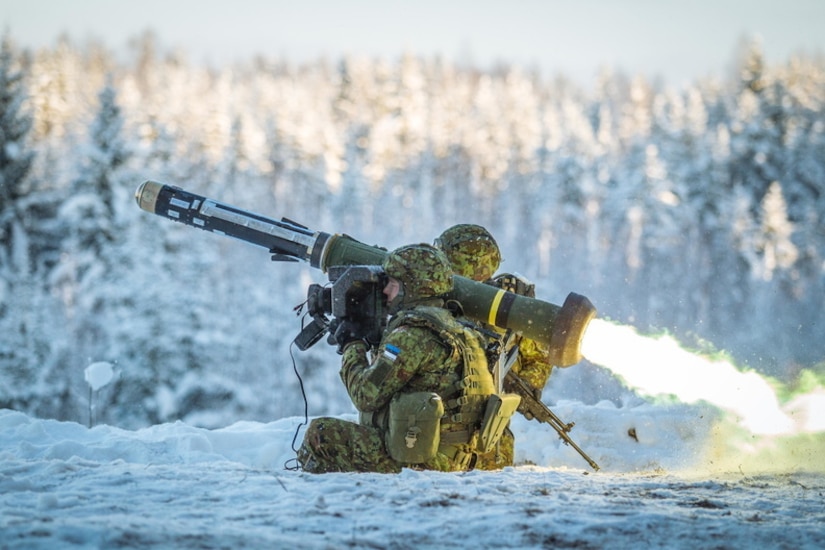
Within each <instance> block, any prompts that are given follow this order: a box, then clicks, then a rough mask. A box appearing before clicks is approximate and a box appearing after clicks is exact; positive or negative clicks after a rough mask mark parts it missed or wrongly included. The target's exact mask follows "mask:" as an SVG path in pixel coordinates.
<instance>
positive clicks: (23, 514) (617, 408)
mask: <svg viewBox="0 0 825 550" xmlns="http://www.w3.org/2000/svg"><path fill="white" fill-rule="evenodd" d="M585 344H586V345H585V346H584V347H583V349H584V351H585V354H586V356H587V357H588V359H590V360H591V361H593V362H595V363H596V364H599V365H604V366H605V370H604V372H603V373H602V374H603V375H604V376H607V377H608V378H607V379H605V378H602V379H601V380H602V381H601V382H599V381H597V379H595V378H589V379H586V380H587V382H586V383H585V384H584V386H585V387H584V391H581V390H582V388H578V389H577V388H576V387H575V384H576V379H577V378H576V377H577V376H579V374H586V373H585V371H583V370H581V369H582V367H577V368H575V369H564V370H561V371H559V372H556V373H554V374H553V376H552V378H551V382H552V384H551V386H553V387H554V388H555V390H554V392H550V393H551V397H550V399H551V400H552V401H553V405H552V409H553V411H554V412H555V413H556V414H557V415H558V416H559V417H560V418H561V419H562V420H563V421H565V422H569V421H575V423H576V425H575V427H574V429H573V430H572V432H571V436H572V438H573V440H574V441H575V442H576V443H577V444H578V445H579V446H580V447H581V448H582V449H583V450H584V451H585V452H586V453H587V454H588V455H590V457H592V459H593V460H595V461H596V462H597V463H598V465H599V466H600V470H599V471H594V470H593V469H591V468H590V467H589V466H588V464H587V462H586V461H585V460H584V459H583V458H582V457H581V456H579V455H578V454H577V453H576V452H575V450H574V449H573V448H572V447H570V446H566V445H564V444H563V443H562V441H561V440H560V439H559V438H558V437H557V434H556V433H555V432H554V431H553V430H552V429H551V428H550V427H549V426H546V425H542V424H539V423H538V422H536V421H528V420H525V419H524V418H523V417H520V416H516V417H515V418H514V420H513V422H512V424H511V427H512V429H513V432H514V433H515V436H516V464H517V465H516V466H515V467H511V468H505V469H504V470H502V471H498V472H481V471H472V472H467V473H461V474H445V473H439V472H421V471H415V470H409V469H408V470H404V471H403V472H402V473H401V474H399V475H380V474H353V473H348V474H326V475H312V474H306V473H304V472H301V471H298V470H296V469H295V468H294V466H295V460H294V459H295V453H294V450H293V445H297V444H298V443H300V439H301V436H302V434H303V431H302V429H303V427H304V426H305V424H304V422H305V419H304V418H302V417H301V418H295V417H293V418H283V419H279V420H275V421H273V422H267V423H264V422H251V421H240V422H235V423H232V424H230V425H228V426H226V427H224V428H219V429H206V428H201V427H196V426H194V425H192V424H187V423H184V422H176V423H167V424H160V425H156V426H152V427H148V428H144V429H140V430H135V431H130V430H124V429H120V428H117V427H113V426H107V425H100V426H96V427H93V428H88V427H87V426H84V425H81V424H78V423H74V422H58V421H55V420H43V419H37V418H33V417H31V416H28V415H26V414H23V413H21V412H17V411H12V410H0V513H2V516H0V547H2V548H44V549H46V548H47V549H49V550H51V549H53V548H67V547H71V548H74V547H77V548H147V547H157V548H416V549H419V548H445V547H452V546H459V545H460V546H462V547H467V548H646V547H668V548H754V547H755V548H792V549H799V548H817V549H819V548H825V527H823V526H825V504H823V502H825V460H823V458H822V457H823V455H825V388H822V387H821V386H818V385H816V386H814V387H809V388H806V389H804V390H802V391H798V392H796V394H795V395H794V394H793V392H790V397H787V396H786V397H785V398H784V399H783V401H782V402H780V400H779V398H778V397H777V394H776V393H775V391H774V389H773V387H772V386H771V384H770V383H769V382H768V380H767V379H765V378H763V377H761V376H759V375H758V374H756V373H754V372H745V371H741V370H739V369H738V368H736V367H735V366H733V365H731V364H729V363H726V362H724V361H723V360H721V359H718V358H717V359H712V358H711V359H709V358H704V357H702V356H700V355H696V354H693V353H689V352H687V351H685V350H684V349H682V348H681V347H680V346H679V345H678V343H677V342H675V341H673V340H672V339H670V338H667V337H660V338H655V337H645V336H640V335H638V334H637V333H635V331H633V330H631V329H628V328H627V327H622V326H617V325H612V324H610V323H606V322H605V323H603V322H601V321H599V320H595V321H594V322H593V324H592V326H591V328H590V329H589V330H588V333H587V336H586V339H585ZM577 373H578V374H577ZM604 373H606V374H604ZM84 377H85V380H86V381H87V383H88V384H89V386H90V388H91V389H92V390H97V389H100V388H101V387H103V386H105V385H106V384H108V382H109V381H110V380H111V379H112V369H111V366H110V365H108V364H107V363H100V362H98V363H93V364H92V365H90V366H89V367H88V368H87V369H86V370H85V372H84ZM605 380H608V381H611V382H613V383H615V384H617V385H618V386H619V387H620V388H623V389H622V392H620V394H617V396H616V395H614V397H613V398H611V399H602V400H598V401H596V402H592V403H591V402H590V401H588V400H587V399H579V400H572V399H571V400H567V401H564V400H561V399H559V398H558V395H564V394H568V395H574V394H576V393H577V391H578V393H580V395H588V394H589V395H591V396H592V395H596V394H599V393H602V394H606V393H609V391H607V388H606V386H607V384H605V383H604V381H605ZM578 383H579V384H580V385H581V384H582V383H581V380H579V382H578ZM631 389H632V391H630V390H631ZM786 393H788V392H786ZM553 394H555V397H553ZM91 414H92V410H90V415H91ZM340 416H341V418H345V419H348V420H353V421H354V420H355V416H354V414H352V412H349V413H345V414H341V415H340ZM296 434H297V438H296Z"/></svg>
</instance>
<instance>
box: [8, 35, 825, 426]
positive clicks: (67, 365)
mask: <svg viewBox="0 0 825 550" xmlns="http://www.w3.org/2000/svg"><path fill="white" fill-rule="evenodd" d="M726 53H728V52H726ZM730 54H731V55H733V52H730ZM736 58H737V63H736V67H735V69H733V68H732V69H731V71H730V74H727V75H723V76H720V77H714V78H707V79H702V80H697V81H695V82H693V83H691V84H690V85H685V86H683V87H680V88H673V87H671V86H666V85H664V84H662V83H661V82H656V81H650V80H648V79H645V78H642V77H634V76H632V75H625V74H621V73H619V72H611V71H609V70H604V71H603V72H602V74H600V75H599V77H598V78H594V80H593V82H592V83H590V84H589V85H587V86H584V85H581V84H576V83H574V82H572V81H570V80H568V79H566V78H565V77H564V75H546V74H536V73H531V72H529V71H526V70H525V69H523V68H519V67H507V66H502V67H499V68H497V69H495V70H490V71H481V70H478V69H475V68H473V67H471V66H464V65H461V64H457V63H453V62H451V61H449V60H445V59H440V58H419V57H414V56H405V57H401V58H398V59H390V60H388V59H363V58H342V59H319V60H317V61H315V62H312V63H305V64H301V65H296V64H293V63H290V62H289V61H288V60H284V59H276V58H265V57H258V58H250V59H248V60H246V61H244V62H236V63H233V64H229V65H225V66H220V67H209V66H205V65H201V64H194V63H191V62H189V61H188V60H187V57H186V52H171V53H170V52H161V51H159V48H158V47H157V46H156V41H155V40H154V38H153V36H152V34H151V33H147V34H146V35H144V36H141V37H137V38H135V39H133V40H132V41H131V43H130V47H129V48H128V52H127V53H124V54H119V55H116V54H115V53H114V52H113V51H112V50H110V49H109V48H108V47H107V46H105V45H102V44H98V43H93V42H90V43H78V42H74V41H72V39H70V38H68V37H67V38H64V39H62V40H60V41H58V42H56V43H55V45H54V46H53V47H50V48H46V49H42V50H37V51H31V50H24V49H20V48H18V47H16V46H15V42H14V37H13V34H8V33H7V34H6V35H5V36H3V44H2V50H1V51H0V334H2V337H0V408H13V409H17V410H21V411H24V412H27V413H29V414H32V415H36V416H39V417H45V418H56V419H60V420H73V421H79V422H85V419H86V410H87V408H89V407H90V400H92V399H94V403H95V406H96V408H97V411H98V415H99V419H100V421H106V422H108V423H110V424H113V425H116V426H122V427H140V426H146V425H149V424H153V423H158V422H168V421H174V420H176V419H183V420H185V421H187V422H191V423H193V424H199V425H202V426H206V427H213V426H215V425H216V424H220V423H221V422H225V419H226V418H227V417H231V418H232V419H233V420H242V419H250V420H272V419H276V418H281V417H283V416H288V415H298V414H303V412H304V404H303V400H302V398H301V390H302V389H304V391H305V393H306V396H307V399H308V407H309V410H310V412H311V413H312V414H323V413H328V412H340V411H341V410H348V408H349V407H350V404H349V400H348V397H347V395H346V393H345V391H344V389H343V387H342V385H341V383H340V381H339V379H338V363H339V356H338V355H337V354H336V353H335V348H334V347H331V346H329V345H326V344H325V343H324V342H323V341H322V342H321V343H319V344H318V345H316V346H315V347H313V348H311V349H310V350H307V351H304V352H301V351H298V350H296V349H294V347H291V346H290V344H291V342H292V339H293V338H294V337H295V335H296V334H297V333H298V332H299V331H300V329H301V323H302V318H301V316H300V315H298V314H296V312H295V311H294V310H293V308H294V307H295V306H297V305H298V304H300V303H301V302H303V301H304V300H305V299H306V291H307V286H308V285H309V284H311V283H313V282H315V283H323V282H325V276H324V274H323V273H320V272H318V271H317V270H314V269H312V268H311V267H309V266H308V265H304V264H301V263H285V262H280V263H274V262H272V261H271V260H270V257H269V254H268V253H267V251H266V250H262V249H258V248H256V247H253V246H250V245H248V244H246V243H243V242H240V241H237V240H233V239H229V238H226V237H222V236H220V235H215V234H210V233H207V232H204V231H198V230H196V229H193V228H191V227H186V226H183V225H181V224H177V223H173V222H172V221H170V220H167V219H163V218H161V217H158V216H153V215H151V214H148V213H146V212H144V211H142V210H140V209H139V208H138V207H137V206H136V204H135V201H134V197H133V195H134V192H135V189H136V188H137V187H138V185H140V184H141V183H142V182H143V181H145V180H148V179H151V180H156V181H159V182H162V183H167V184H170V185H177V186H180V187H182V188H184V189H186V190H188V191H192V192H194V193H197V194H200V195H205V196H207V197H210V198H213V199H216V200H218V201H221V202H225V203H228V204H231V205H235V206H238V207H240V208H244V209H247V210H251V211H253V212H257V213H260V214H263V215H265V216H268V217H273V218H276V219H279V218H281V217H286V218H289V219H291V220H294V221H296V222H298V223H300V224H303V225H305V226H307V227H309V228H311V229H314V230H319V231H325V232H329V233H346V234H348V235H351V236H353V237H355V238H357V239H359V240H361V241H364V242H366V243H368V244H376V245H381V246H383V247H386V248H388V249H392V248H394V247H397V246H400V245H402V244H407V243H411V242H432V240H433V239H434V238H435V237H436V236H437V235H438V234H439V233H440V232H441V231H442V230H444V229H446V228H447V227H449V226H450V225H452V224H454V223H477V224H481V225H483V226H485V227H487V228H488V229H489V230H490V231H491V233H492V234H493V235H494V236H495V237H496V239H497V241H498V243H499V245H500V247H501V249H502V255H503V258H504V262H503V264H502V268H501V270H502V271H506V272H518V273H520V274H522V275H525V276H526V277H528V278H530V279H531V280H532V281H533V282H535V283H536V287H537V296H538V297H539V298H541V299H542V300H546V301H550V302H553V303H557V304H559V303H561V301H563V300H564V297H565V296H566V295H567V293H568V292H571V291H573V292H577V293H580V294H583V295H585V296H587V297H588V298H589V299H590V300H591V301H592V302H593V304H594V305H595V306H596V307H597V308H598V310H599V315H600V316H602V317H605V318H609V319H612V320H615V321H617V322H620V323H625V324H629V325H633V326H635V327H637V328H638V330H640V331H642V332H645V333H662V332H667V333H669V334H672V335H674V336H675V337H676V338H678V339H679V340H680V341H681V342H683V343H685V345H687V346H691V347H693V348H696V349H704V350H709V351H712V352H715V353H724V354H726V355H727V356H730V357H732V358H733V360H734V361H735V362H736V363H737V364H738V365H740V366H741V367H743V368H749V369H754V370H756V371H758V372H760V373H762V374H766V375H769V376H772V377H775V378H777V379H779V380H782V381H785V382H792V381H793V380H794V377H796V376H797V375H798V373H799V372H800V371H801V370H802V369H811V370H814V371H818V372H820V373H822V371H823V369H825V315H824V314H823V311H825V225H824V224H823V217H825V60H823V59H821V58H806V57H798V58H791V59H788V60H787V61H785V62H783V63H781V64H778V65H769V64H767V63H766V61H765V56H764V52H763V51H762V50H761V48H760V46H759V44H758V43H756V42H754V43H750V44H748V45H747V46H745V47H743V49H742V51H741V52H738V55H737V56H736ZM98 361H107V362H110V363H112V364H113V365H114V366H115V370H116V372H117V378H116V380H115V382H114V383H113V384H111V385H110V386H108V387H106V388H104V389H103V390H102V391H100V392H99V394H97V395H95V396H91V395H90V390H89V386H88V385H87V384H86V383H85V382H84V379H83V372H84V369H85V368H86V367H87V366H88V365H90V364H92V363H94V362H98ZM296 371H297V372H298V373H300V376H301V378H300V379H299V378H298V377H296V375H295V372H296ZM708 383H712V381H708Z"/></svg>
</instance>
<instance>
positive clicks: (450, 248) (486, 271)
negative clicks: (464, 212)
mask: <svg viewBox="0 0 825 550" xmlns="http://www.w3.org/2000/svg"><path fill="white" fill-rule="evenodd" d="M435 245H436V246H437V247H438V248H440V249H441V250H443V251H444V253H445V254H446V255H447V258H448V259H449V260H450V263H451V264H452V266H453V271H454V272H455V273H457V274H458V275H461V276H462V277H467V278H468V279H473V280H474V281H486V280H488V279H490V278H492V276H493V274H494V273H495V272H496V270H497V269H498V266H499V264H501V252H500V251H499V249H498V243H496V240H495V239H494V238H493V236H492V235H491V234H490V232H489V231H487V230H486V229H484V228H483V227H481V226H480V225H473V224H468V223H462V224H458V225H454V226H452V227H450V228H449V229H447V230H445V231H444V232H443V233H442V234H441V235H440V236H439V237H438V238H437V239H436V240H435Z"/></svg>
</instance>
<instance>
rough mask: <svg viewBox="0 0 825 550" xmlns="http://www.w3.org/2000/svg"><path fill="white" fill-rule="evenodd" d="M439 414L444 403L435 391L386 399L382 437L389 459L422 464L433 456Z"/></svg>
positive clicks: (437, 434) (405, 394)
mask: <svg viewBox="0 0 825 550" xmlns="http://www.w3.org/2000/svg"><path fill="white" fill-rule="evenodd" d="M443 415H444V403H442V401H441V398H440V397H439V396H438V394H437V393H432V392H414V393H399V394H396V395H395V396H394V397H393V398H392V400H391V401H390V406H389V413H388V418H387V431H386V433H385V441H384V442H385V444H386V446H387V451H388V452H389V454H390V456H391V457H392V459H393V460H395V461H396V462H402V463H405V464H422V463H424V462H427V461H428V460H430V459H431V458H433V457H435V455H436V453H437V452H438V445H439V443H440V442H441V417H442V416H443Z"/></svg>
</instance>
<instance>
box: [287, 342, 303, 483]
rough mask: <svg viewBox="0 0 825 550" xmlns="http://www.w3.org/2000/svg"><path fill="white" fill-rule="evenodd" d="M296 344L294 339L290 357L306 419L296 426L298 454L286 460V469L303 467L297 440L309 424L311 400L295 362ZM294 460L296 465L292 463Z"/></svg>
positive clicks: (296, 450)
mask: <svg viewBox="0 0 825 550" xmlns="http://www.w3.org/2000/svg"><path fill="white" fill-rule="evenodd" d="M294 345H295V341H294V340H293V341H292V343H290V344H289V357H290V359H292V371H293V372H294V373H295V376H296V377H297V378H298V385H299V386H300V387H301V397H302V398H303V400H304V421H303V422H301V423H300V424H298V427H297V428H295V435H294V436H292V450H293V451H294V452H295V455H296V456H295V458H290V459H289V460H287V461H286V462H284V469H285V470H299V469H300V468H301V464H300V463H299V462H298V456H297V455H298V449H296V448H295V442H296V441H298V434H299V433H300V432H301V428H302V427H304V426H306V425H307V424H309V402H308V401H307V394H306V392H305V391H304V381H303V379H302V378H301V373H299V372H298V365H297V363H296V362H295V355H294V354H293V353H292V347H293V346H294ZM293 462H294V465H292V464H291V463H293Z"/></svg>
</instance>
